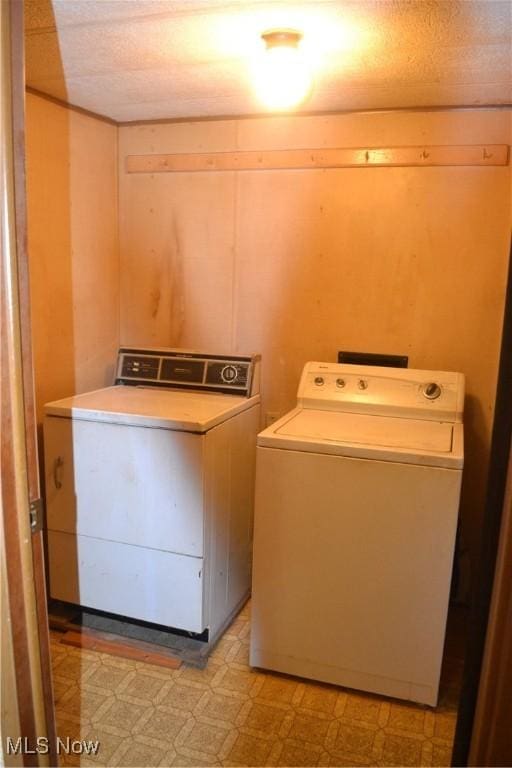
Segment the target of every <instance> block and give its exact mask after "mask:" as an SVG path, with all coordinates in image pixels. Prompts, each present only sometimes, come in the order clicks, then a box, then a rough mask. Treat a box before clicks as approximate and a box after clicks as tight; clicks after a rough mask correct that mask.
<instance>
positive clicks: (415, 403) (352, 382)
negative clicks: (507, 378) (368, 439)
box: [298, 363, 464, 421]
mask: <svg viewBox="0 0 512 768" xmlns="http://www.w3.org/2000/svg"><path fill="white" fill-rule="evenodd" d="M298 405H299V406H302V407H304V408H317V409H318V408H320V409H325V410H332V411H351V412H354V413H369V414H374V415H381V416H384V415H385V416H400V417H406V418H418V419H430V420H434V421H462V413H463V410H464V376H463V375H462V374H460V373H452V372H447V371H424V370H416V369H412V368H391V367H379V366H367V365H352V364H349V363H307V364H306V366H305V367H304V370H303V373H302V378H301V381H300V384H299V391H298Z"/></svg>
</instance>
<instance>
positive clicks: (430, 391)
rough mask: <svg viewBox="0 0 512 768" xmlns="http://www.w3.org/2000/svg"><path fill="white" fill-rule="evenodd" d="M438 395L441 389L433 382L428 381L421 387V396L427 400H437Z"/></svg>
mask: <svg viewBox="0 0 512 768" xmlns="http://www.w3.org/2000/svg"><path fill="white" fill-rule="evenodd" d="M440 394H441V387H440V386H439V384H436V382H435V381H429V383H428V384H425V386H424V387H423V395H424V396H425V397H426V398H427V400H437V398H438V397H439V395H440Z"/></svg>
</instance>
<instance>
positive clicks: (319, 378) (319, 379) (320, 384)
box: [315, 376, 324, 387]
mask: <svg viewBox="0 0 512 768" xmlns="http://www.w3.org/2000/svg"><path fill="white" fill-rule="evenodd" d="M315 384H316V385H317V387H323V385H324V378H323V376H317V377H316V378H315Z"/></svg>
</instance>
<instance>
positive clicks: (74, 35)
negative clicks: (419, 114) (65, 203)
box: [25, 0, 512, 122]
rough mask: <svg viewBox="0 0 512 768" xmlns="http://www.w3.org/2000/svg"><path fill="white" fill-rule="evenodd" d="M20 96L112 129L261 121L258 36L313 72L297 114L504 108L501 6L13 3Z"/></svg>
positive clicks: (255, 0) (506, 26) (510, 48)
mask: <svg viewBox="0 0 512 768" xmlns="http://www.w3.org/2000/svg"><path fill="white" fill-rule="evenodd" d="M25 5H26V55H27V84H28V85H29V86H30V87H32V88H34V89H36V90H38V91H42V92H44V93H47V94H49V95H51V96H55V97H57V98H60V99H63V100H65V101H68V102H69V103H71V104H74V105H76V106H80V107H83V108H85V109H88V110H91V111H93V112H97V113H99V114H102V115H105V116H107V117H110V118H113V119H114V120H118V121H121V122H124V121H131V120H151V119H160V118H186V117H206V116H221V115H222V116H223V115H226V116H227V115H244V114H257V113H261V112H264V108H263V107H262V106H261V105H260V104H259V103H258V101H257V99H256V97H255V96H254V95H253V92H252V88H251V81H250V65H251V61H252V59H253V56H254V55H255V54H256V53H257V51H258V50H259V47H260V45H261V42H260V34H261V32H263V31H265V30H266V29H269V28H273V27H283V26H286V27H293V28H296V29H299V30H301V31H302V32H303V34H304V40H303V42H304V45H305V46H306V47H307V50H308V51H309V52H310V53H311V54H312V55H314V57H315V62H316V74H315V86H314V89H313V92H312V94H311V96H310V98H309V99H308V101H307V102H306V103H305V104H303V105H302V107H301V110H302V111H308V112H311V111H337V110H347V109H377V108H393V107H433V106H434V107H435V106H471V105H492V104H506V103H508V104H510V103H511V102H512V85H511V80H512V38H511V34H512V19H511V14H512V4H511V3H510V2H509V0H310V1H309V2H275V1H274V2H269V0H25Z"/></svg>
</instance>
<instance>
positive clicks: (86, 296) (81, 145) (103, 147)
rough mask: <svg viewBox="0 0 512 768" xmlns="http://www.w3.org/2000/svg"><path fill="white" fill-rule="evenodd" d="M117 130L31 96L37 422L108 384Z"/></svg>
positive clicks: (114, 289) (115, 267) (114, 317)
mask: <svg viewBox="0 0 512 768" xmlns="http://www.w3.org/2000/svg"><path fill="white" fill-rule="evenodd" d="M116 152H117V128H116V127H115V126H112V125H108V124H107V123H105V122H101V121H99V120H96V119H94V118H92V117H89V116H86V115H82V114H79V113H77V112H74V111H71V110H69V109H66V108H65V107H62V106H59V105H57V104H54V103H52V102H50V101H48V100H46V99H41V98H39V97H38V96H34V95H32V94H28V95H27V172H28V184H27V186H28V243H29V259H30V276H31V299H32V328H33V346H34V370H35V381H36V403H37V412H38V419H39V421H40V420H41V416H42V407H43V405H44V403H45V402H48V401H49V400H53V399H56V398H59V397H64V396H66V395H71V394H74V393H76V392H83V391H86V390H89V389H95V388H97V387H101V386H104V385H106V384H110V383H111V382H112V378H113V367H114V362H115V355H116V347H117V346H118V341H119V254H118V239H117V227H118V221H117V167H116Z"/></svg>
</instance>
